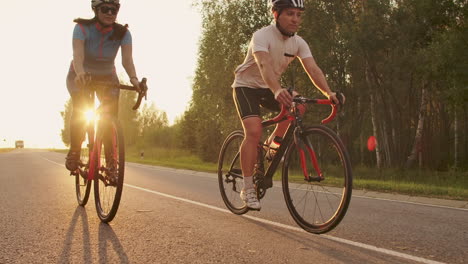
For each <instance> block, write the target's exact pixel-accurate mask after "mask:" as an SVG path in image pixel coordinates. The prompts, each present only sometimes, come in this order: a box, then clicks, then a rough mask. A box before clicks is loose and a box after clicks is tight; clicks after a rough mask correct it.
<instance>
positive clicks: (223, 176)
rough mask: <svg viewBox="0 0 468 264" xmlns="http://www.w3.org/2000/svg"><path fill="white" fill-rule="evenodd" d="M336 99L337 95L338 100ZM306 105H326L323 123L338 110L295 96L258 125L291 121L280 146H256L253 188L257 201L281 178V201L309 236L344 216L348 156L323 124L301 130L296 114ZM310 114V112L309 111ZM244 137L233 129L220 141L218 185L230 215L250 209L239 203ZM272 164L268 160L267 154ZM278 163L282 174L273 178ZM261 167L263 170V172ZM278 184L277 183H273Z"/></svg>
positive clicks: (348, 192) (349, 189)
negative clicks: (276, 112) (327, 108)
mask: <svg viewBox="0 0 468 264" xmlns="http://www.w3.org/2000/svg"><path fill="white" fill-rule="evenodd" d="M339 98H341V95H339ZM305 104H320V105H331V107H332V112H331V114H330V116H329V117H327V118H326V119H324V120H322V124H326V123H328V122H330V121H331V120H333V118H334V117H335V115H336V112H337V106H336V105H334V104H333V103H332V102H331V101H330V100H323V99H309V98H306V97H302V96H299V97H295V98H294V99H293V103H292V106H291V107H290V108H289V109H288V108H286V107H284V106H283V107H282V111H281V112H280V113H279V114H278V115H277V116H276V117H274V118H272V119H270V120H266V121H263V122H262V126H263V127H264V128H266V127H269V126H272V125H274V124H277V123H279V122H281V121H284V120H286V119H287V120H289V121H291V124H290V126H289V127H288V129H287V131H286V133H285V135H284V138H283V139H282V142H281V144H280V145H279V147H276V148H274V149H271V147H270V146H269V145H266V144H264V143H263V141H262V142H259V144H258V147H257V150H258V160H257V164H256V165H255V174H254V183H255V186H256V189H257V195H258V198H259V199H262V198H263V197H264V196H265V194H266V192H267V190H268V189H269V188H272V187H273V186H274V184H273V183H274V180H278V181H279V180H280V179H281V185H282V188H283V194H284V199H285V201H286V205H287V207H288V210H289V212H290V214H291V216H292V217H293V219H294V220H295V222H296V223H297V224H298V225H299V226H300V227H302V228H303V229H304V230H306V231H308V232H312V233H317V234H320V233H325V232H328V231H330V230H332V229H333V228H335V227H336V226H337V225H338V224H339V223H340V221H341V220H342V219H343V217H344V216H345V214H346V211H347V209H348V206H349V203H350V201H351V193H352V182H353V176H352V170H351V163H350V159H349V155H348V152H347V150H346V148H345V146H344V144H343V143H342V141H341V139H340V138H339V137H338V136H337V134H336V133H335V132H334V131H333V130H332V129H330V128H328V127H326V126H324V125H313V126H306V125H305V124H304V122H303V117H302V116H301V114H300V112H299V106H300V105H305ZM308 112H310V111H308ZM243 140H244V132H243V131H242V130H237V131H234V132H232V133H231V134H229V135H228V136H227V138H226V139H225V141H224V143H223V145H222V147H221V151H220V154H219V159H218V183H219V189H220V192H221V196H222V198H223V201H224V203H225V204H226V207H227V208H228V209H229V210H230V211H231V212H233V213H235V214H244V213H246V212H247V211H248V210H249V209H248V208H247V206H246V205H245V204H244V202H243V201H242V200H241V199H240V197H239V194H240V191H241V190H242V187H243V177H242V170H241V167H240V151H239V150H240V146H241V144H242V141H243ZM271 151H273V152H275V153H276V154H275V155H274V157H273V159H267V157H268V156H269V155H266V154H267V153H269V152H271ZM280 163H282V170H281V175H279V174H275V172H276V169H277V168H278V166H279V165H280ZM265 168H266V170H265ZM278 185H279V183H278Z"/></svg>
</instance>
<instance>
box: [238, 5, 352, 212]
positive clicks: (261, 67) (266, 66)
mask: <svg viewBox="0 0 468 264" xmlns="http://www.w3.org/2000/svg"><path fill="white" fill-rule="evenodd" d="M271 11H272V14H273V17H274V21H275V23H274V24H272V25H269V26H266V27H264V28H262V29H260V30H258V31H256V32H255V33H254V34H253V36H252V39H251V41H250V44H249V48H248V51H247V55H246V57H245V60H244V62H243V63H242V64H241V65H239V66H238V67H237V68H236V70H235V79H234V83H233V84H232V87H233V88H234V89H233V98H234V102H235V105H236V108H237V112H238V114H239V117H240V119H241V122H242V126H243V128H244V134H245V138H244V140H243V142H242V146H241V150H240V155H241V168H242V174H243V175H242V176H243V178H244V187H243V189H242V191H241V194H240V196H241V199H242V200H243V201H244V203H245V204H246V206H247V207H249V208H250V209H253V210H260V208H261V205H260V202H259V200H258V198H257V193H256V191H255V186H254V183H253V177H252V176H253V174H254V166H255V163H256V160H257V153H258V152H257V145H258V142H259V141H260V139H261V135H262V125H261V122H262V119H261V115H260V106H263V107H265V108H267V109H270V110H274V111H279V110H280V108H281V107H280V104H283V105H285V106H288V107H289V106H290V105H291V103H292V96H296V95H297V93H295V92H294V93H293V95H291V94H290V93H289V92H288V90H287V89H284V88H282V87H281V84H280V78H281V75H282V74H283V73H284V71H285V70H286V68H287V67H288V65H289V64H290V63H291V62H292V61H293V60H294V59H295V58H296V57H299V59H300V61H301V63H302V66H303V68H304V70H305V71H306V72H307V74H308V76H309V78H310V79H311V81H312V83H313V84H314V85H315V87H317V89H319V90H320V91H321V92H322V93H323V94H324V95H325V96H327V97H328V98H329V99H331V100H333V101H334V102H335V103H337V104H338V103H339V102H338V99H337V97H336V94H335V93H334V92H332V91H331V89H330V88H329V87H328V84H327V81H326V79H325V76H324V74H323V72H322V70H321V69H320V68H319V67H318V65H317V64H316V62H315V60H314V58H313V57H312V53H311V51H310V48H309V46H308V45H307V43H306V42H305V41H304V39H303V38H301V37H300V36H298V35H296V32H297V30H298V29H299V26H300V24H301V20H302V14H303V12H304V1H303V0H272V9H271ZM343 100H344V97H343ZM343 102H344V101H343ZM288 126H289V121H283V122H281V123H279V124H278V125H277V126H276V128H275V131H274V132H273V133H272V135H271V136H270V138H269V139H267V142H266V144H270V143H271V142H272V141H273V139H274V138H275V137H282V136H283V135H284V133H285V132H286V129H287V128H288Z"/></svg>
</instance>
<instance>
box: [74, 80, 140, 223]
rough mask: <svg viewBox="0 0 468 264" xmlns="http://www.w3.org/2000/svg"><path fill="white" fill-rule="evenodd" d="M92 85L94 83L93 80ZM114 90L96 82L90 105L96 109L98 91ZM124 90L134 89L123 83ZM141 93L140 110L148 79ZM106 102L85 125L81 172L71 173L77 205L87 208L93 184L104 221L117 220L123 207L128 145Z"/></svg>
mask: <svg viewBox="0 0 468 264" xmlns="http://www.w3.org/2000/svg"><path fill="white" fill-rule="evenodd" d="M91 82H93V81H91ZM109 87H112V84H109V82H102V83H99V82H93V83H92V85H88V86H87V87H86V88H87V89H88V90H89V93H87V95H88V94H89V96H90V98H89V99H90V100H89V101H90V105H89V107H92V108H94V98H95V91H99V89H108V88H109ZM118 87H119V88H120V89H124V90H135V88H134V87H133V86H130V85H123V84H120V85H119V86H118ZM140 88H141V92H140V93H139V94H138V99H137V101H136V103H135V105H134V106H133V110H136V109H138V107H139V106H140V104H141V101H142V99H143V97H145V99H146V94H147V91H148V87H147V85H146V78H143V79H142V81H141V82H140ZM109 109H110V107H109V105H108V104H106V102H105V100H103V102H101V103H100V105H99V107H98V108H97V110H96V116H95V118H94V120H93V121H89V122H88V123H87V125H86V135H85V137H84V139H83V141H82V147H81V154H80V155H81V156H80V162H79V164H78V169H77V170H75V171H72V172H71V175H73V176H75V186H76V198H77V200H78V204H79V205H81V206H85V205H86V203H87V202H88V199H89V194H90V190H91V184H92V182H93V181H94V201H95V204H96V211H97V214H98V216H99V218H100V219H101V221H102V222H106V223H107V222H110V221H112V219H114V217H115V215H116V213H117V210H118V208H119V204H120V198H121V196H122V188H123V181H124V174H125V148H124V146H125V144H124V136H123V131H122V128H121V126H120V123H119V120H117V119H116V118H113V117H112V116H111V115H110V114H109Z"/></svg>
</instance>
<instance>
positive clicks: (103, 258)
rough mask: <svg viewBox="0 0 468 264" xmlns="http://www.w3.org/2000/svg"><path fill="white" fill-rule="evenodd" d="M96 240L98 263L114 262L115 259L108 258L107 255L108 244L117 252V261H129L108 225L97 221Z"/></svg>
mask: <svg viewBox="0 0 468 264" xmlns="http://www.w3.org/2000/svg"><path fill="white" fill-rule="evenodd" d="M98 240H99V247H98V248H99V263H116V260H115V259H113V258H112V259H109V256H108V255H107V252H108V247H109V245H110V246H112V248H113V250H114V252H115V253H116V254H117V256H118V258H119V263H129V260H128V256H127V254H126V253H125V250H124V248H123V246H122V244H121V243H120V240H119V238H118V237H117V235H116V234H115V232H114V230H112V227H111V226H110V225H108V224H106V223H102V222H100V223H99V233H98Z"/></svg>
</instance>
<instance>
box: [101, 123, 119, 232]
mask: <svg viewBox="0 0 468 264" xmlns="http://www.w3.org/2000/svg"><path fill="white" fill-rule="evenodd" d="M99 126H100V127H99V135H98V137H97V140H96V144H97V146H96V147H97V155H96V162H97V163H96V164H97V168H96V174H95V175H94V200H95V203H96V211H97V214H98V216H99V218H100V219H101V221H102V222H106V223H107V222H110V221H112V219H114V217H115V215H116V213H117V210H118V208H119V204H120V198H121V196H122V188H123V180H124V171H125V150H124V139H123V134H122V129H121V127H120V125H119V123H118V122H117V120H112V121H102V122H100V123H99Z"/></svg>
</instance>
